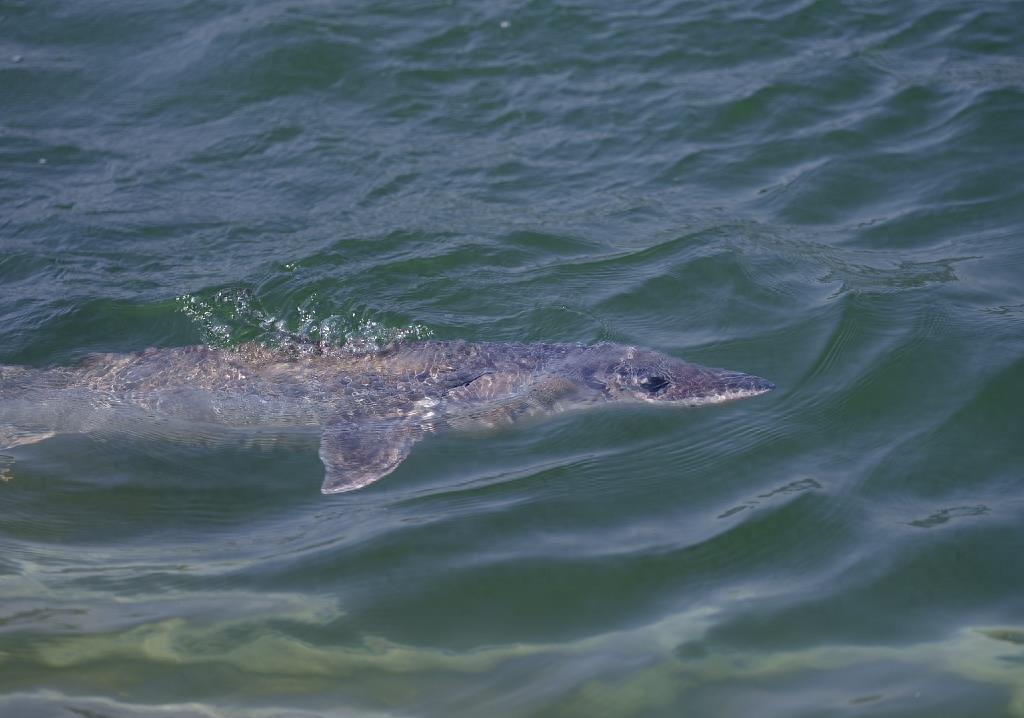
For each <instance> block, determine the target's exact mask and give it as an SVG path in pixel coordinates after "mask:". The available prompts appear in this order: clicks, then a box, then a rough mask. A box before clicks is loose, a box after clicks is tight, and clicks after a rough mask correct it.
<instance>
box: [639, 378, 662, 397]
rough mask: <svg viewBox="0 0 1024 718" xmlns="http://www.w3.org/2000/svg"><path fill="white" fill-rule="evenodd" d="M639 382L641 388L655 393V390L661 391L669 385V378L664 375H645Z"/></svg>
mask: <svg viewBox="0 0 1024 718" xmlns="http://www.w3.org/2000/svg"><path fill="white" fill-rule="evenodd" d="M639 384H640V388H641V389H643V390H644V391H649V392H651V393H652V394H653V393H654V392H656V391H661V390H662V389H664V388H665V387H666V386H668V379H666V378H665V377H663V376H645V377H644V378H643V379H641V380H640V382H639Z"/></svg>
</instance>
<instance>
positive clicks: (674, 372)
mask: <svg viewBox="0 0 1024 718" xmlns="http://www.w3.org/2000/svg"><path fill="white" fill-rule="evenodd" d="M590 354H591V356H590V357H589V358H588V360H587V362H586V364H585V366H584V367H582V370H583V374H584V378H585V380H586V381H587V383H588V384H589V385H590V386H592V387H594V388H599V389H600V390H601V391H602V393H603V394H604V396H605V398H607V399H610V400H619V401H644V402H651V403H657V404H665V405H669V404H675V405H680V406H702V405H705V404H719V403H722V402H725V401H731V400H733V399H746V398H747V397H752V396H758V395H759V394H765V393H767V392H769V391H771V390H772V389H774V388H775V385H774V384H772V383H771V382H770V381H768V380H766V379H762V378H761V377H758V376H754V375H752V374H743V373H741V372H736V371H728V370H726V369H712V368H709V367H704V366H700V365H698V364H690V363H689V362H685V361H683V360H682V359H676V358H675V357H670V356H668V355H666V354H662V353H660V352H656V351H651V350H649V349H637V348H636V347H627V346H622V345H618V344H599V345H597V346H594V347H591V352H590Z"/></svg>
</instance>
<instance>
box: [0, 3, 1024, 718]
mask: <svg viewBox="0 0 1024 718" xmlns="http://www.w3.org/2000/svg"><path fill="white" fill-rule="evenodd" d="M1021 48H1024V6H1022V5H1021V3H1020V2H975V3H956V2H905V3H896V4H888V5H878V4H869V3H860V2H854V1H852V0H843V1H831V2H829V1H825V0H819V1H816V2H756V3H752V4H751V3H739V2H722V3H712V4H707V3H696V2H681V1H679V0H668V1H666V2H646V1H643V2H638V3H629V4H628V5H624V6H622V7H618V6H613V5H607V4H606V5H604V6H602V5H600V4H588V3H576V2H560V3H545V2H496V3H485V4H468V3H461V2H443V3H434V2H418V3H391V2H383V3H382V2H372V3H371V2H348V3H330V2H309V3H293V2H279V1H276V0H271V1H270V2H264V3H242V2H237V1H235V0H224V1H222V2H203V3H198V2H195V3H184V4H182V3H172V2H167V1H166V0H149V1H147V2H136V3H117V2H101V1H97V2H88V3H81V2H69V1H66V0H47V1H45V2H17V1H12V0H3V1H2V2H0V96H2V100H0V362H2V363H9V364H14V363H24V364H33V365H50V364H66V363H72V362H75V361H78V360H80V359H82V358H83V357H85V356H87V355H88V354H89V353H91V352H95V351H131V350H137V349H142V348H144V347H147V346H177V345H183V344H189V343H200V342H201V343H210V344H215V345H218V346H232V345H235V344H238V343H240V342H244V341H250V340H256V341H268V342H272V341H274V339H275V337H279V336H280V335H281V333H282V332H292V333H299V334H303V335H305V336H307V337H309V338H311V339H315V340H320V339H323V340H327V341H331V342H337V343H341V342H344V341H346V340H349V339H353V338H369V339H371V340H375V341H388V340H390V339H394V338H402V337H404V338H419V337H428V336H430V337H435V338H462V339H467V340H477V341H480V340H488V341H582V342H593V341H600V340H611V341H617V342H623V343H633V344H637V345H642V346H647V347H652V348H656V349H658V350H660V351H665V352H668V353H670V354H673V355H676V356H680V357H683V358H686V359H689V360H692V361H697V362H700V363H704V364H709V365H712V366H726V367H730V368H735V369H738V370H743V371H746V372H750V373H754V374H758V375H761V376H766V377H768V378H770V379H771V380H773V381H774V382H775V383H776V384H777V385H778V387H779V388H778V389H777V390H776V391H775V392H773V393H771V394H769V395H767V396H765V397H761V398H758V399H755V400H750V401H746V402H738V403H735V404H730V405H725V406H721V407H715V408H707V409H700V410H692V411H683V412H665V411H643V410H628V411H613V412H605V413H590V414H578V415H565V416H562V417H559V418H557V419H555V420H553V421H551V422H549V423H547V424H544V425H543V426H532V427H524V428H521V429H513V430H511V431H508V432H504V433H500V434H493V435H485V436H471V437H469V436H456V435H442V436H438V437H433V438H432V440H430V441H425V442H423V443H422V444H420V445H419V446H417V447H416V449H415V450H414V451H413V453H412V455H411V456H410V458H409V459H408V460H407V461H406V462H405V463H404V464H403V465H402V466H401V467H400V468H399V469H398V470H397V471H396V472H395V473H394V474H393V475H392V476H390V477H388V478H387V479H386V480H384V481H382V482H379V483H378V484H375V485H373V486H372V487H369V488H368V489H366V490H362V491H359V492H356V493H352V494H343V495H339V496H335V497H329V498H328V497H323V496H321V495H320V494H319V491H318V490H317V489H318V486H319V483H320V480H321V476H322V473H321V472H322V469H321V467H320V464H319V461H318V459H317V455H316V442H315V439H310V440H309V441H308V443H307V442H304V441H302V440H297V441H294V442H284V443H281V444H276V445H270V446H251V445H244V446H235V447H231V446H226V447H220V448H211V447H207V446H191V445H188V444H187V443H186V444H173V445H169V444H167V443H166V442H140V441H131V440H120V441H119V440H117V439H112V440H110V441H106V442H103V441H98V440H95V439H90V438H86V437H57V438H55V439H52V440H49V441H46V442H42V443H39V444H35V445H32V446H25V447H19V448H18V449H16V450H12V451H7V452H4V456H3V457H2V458H0V461H2V462H3V464H2V466H3V467H8V468H9V472H8V474H7V475H8V477H9V479H10V480H8V481H6V482H3V483H0V696H2V697H0V714H3V715H8V714H10V715H18V716H30V717H46V718H50V717H56V716H60V717H62V718H63V717H69V716H80V715H84V714H88V715H103V716H166V715H174V716H189V717H190V718H191V717H192V716H203V717H206V716H210V715H216V716H261V715H265V716H282V715H288V716H349V715H359V716H363V715H367V716H385V715H387V716H398V715H401V716H409V715H415V716H446V717H447V716H479V715H493V716H577V715H578V716H609V717H614V716H639V715H644V716H678V715H682V714H685V715H688V716H721V715H758V716H769V717H770V716H779V717H780V718H781V717H786V718H791V717H793V716H815V717H817V716H929V717H933V716H978V715H986V716H1024V599H1022V596H1024V571H1022V570H1021V569H1022V567H1024V564H1022V559H1021V556H1022V555H1024V528H1022V527H1024V487H1022V483H1021V482H1022V470H1024V452H1022V450H1021V448H1020V445H1021V437H1022V436H1024V431H1022V429H1024V422H1022V419H1021V416H1022V413H1021V406H1022V404H1024V281H1022V279H1024V251H1022V249H1021V247H1022V241H1024V169H1022V168H1024V163H1022V162H1021V157H1022V156H1024V120H1022V118H1024V54H1022V52H1021ZM12 462H13V464H12Z"/></svg>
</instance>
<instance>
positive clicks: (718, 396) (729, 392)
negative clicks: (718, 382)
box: [679, 384, 775, 406]
mask: <svg viewBox="0 0 1024 718" xmlns="http://www.w3.org/2000/svg"><path fill="white" fill-rule="evenodd" d="M774 388H775V385H774V384H769V386H767V387H764V388H756V389H755V388H751V389H740V388H736V389H722V390H719V391H715V392H710V393H707V394H702V395H701V396H693V397H689V398H687V399H683V400H682V401H680V402H679V403H681V404H683V405H685V406H707V405H709V404H724V403H725V402H727V401H735V400H736V399H749V398H750V397H752V396H760V395H761V394H767V393H768V392H770V391H771V390H772V389H774Z"/></svg>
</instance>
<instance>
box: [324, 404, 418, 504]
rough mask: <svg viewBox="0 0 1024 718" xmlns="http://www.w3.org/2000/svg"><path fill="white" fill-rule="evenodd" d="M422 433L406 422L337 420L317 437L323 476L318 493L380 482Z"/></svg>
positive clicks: (353, 488) (400, 460) (403, 458)
mask: <svg viewBox="0 0 1024 718" xmlns="http://www.w3.org/2000/svg"><path fill="white" fill-rule="evenodd" d="M421 434H422V432H421V430H420V429H419V428H418V427H416V426H415V425H414V424H411V423H410V422H406V421H367V422H365V423H364V422H354V421H353V422H349V421H339V422H334V423H332V424H330V425H328V426H327V428H326V429H325V430H324V433H323V436H322V437H321V438H320V460H321V461H322V462H323V464H324V470H325V476H324V483H323V486H321V487H320V491H321V492H322V493H325V494H339V493H341V492H343V491H354V490H355V489H359V488H362V487H363V486H366V485H368V484H372V483H373V482H374V481H377V480H378V479H381V478H383V477H385V476H387V475H388V474H390V473H391V472H392V471H394V470H395V468H396V467H397V466H398V465H399V464H400V463H402V461H404V460H405V457H406V456H408V455H409V450H410V449H412V445H413V444H415V443H416V441H418V440H419V438H420V436H421Z"/></svg>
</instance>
